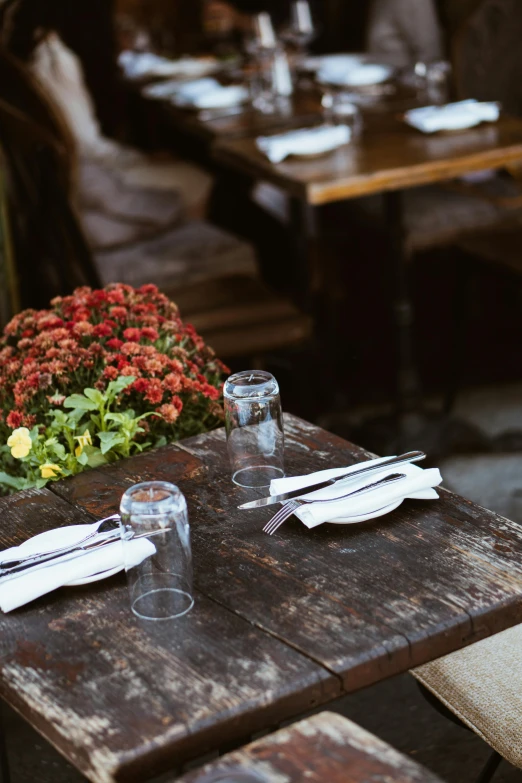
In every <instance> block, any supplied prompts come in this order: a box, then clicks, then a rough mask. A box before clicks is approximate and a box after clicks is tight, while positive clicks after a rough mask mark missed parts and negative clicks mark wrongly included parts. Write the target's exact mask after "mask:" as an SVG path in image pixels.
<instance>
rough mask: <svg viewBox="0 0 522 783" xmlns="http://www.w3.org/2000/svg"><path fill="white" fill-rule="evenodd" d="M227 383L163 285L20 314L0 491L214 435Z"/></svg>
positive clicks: (4, 341)
mask: <svg viewBox="0 0 522 783" xmlns="http://www.w3.org/2000/svg"><path fill="white" fill-rule="evenodd" d="M225 371H226V367H225V366H224V365H223V364H222V363H221V362H220V361H219V360H218V359H216V357H215V355H214V353H213V351H212V350H211V349H210V348H209V347H207V346H206V345H205V343H204V341H203V340H202V338H201V337H200V336H199V335H198V334H197V333H196V331H195V330H194V328H193V327H192V326H190V325H188V324H183V323H182V321H181V319H180V317H179V314H178V309H177V307H176V305H175V304H173V303H172V302H171V301H169V300H168V299H167V297H165V296H164V295H163V294H161V293H160V292H159V291H158V289H157V288H156V286H154V285H145V286H142V287H141V288H139V289H137V290H136V289H134V288H132V287H131V286H127V285H122V284H111V285H109V286H107V287H106V288H104V289H102V290H91V289H90V288H78V289H77V290H76V291H75V292H74V293H73V294H72V296H67V297H57V298H56V299H54V300H53V301H52V302H51V309H50V310H40V311H36V310H25V311H24V312H22V313H19V314H18V315H16V316H15V317H14V318H13V319H12V320H11V321H10V323H9V324H8V325H7V326H6V327H5V330H4V336H3V337H2V338H1V340H0V491H3V492H9V491H16V490H19V489H25V488H27V487H32V486H37V487H42V486H44V485H45V484H46V483H47V482H48V481H50V480H55V479H58V478H62V477H63V476H69V475H74V474H75V473H78V472H80V471H81V470H85V469H86V468H90V467H98V466H100V465H103V464H105V463H107V462H113V461H115V460H117V459H120V458H122V457H128V456H131V455H132V454H135V453H137V452H140V451H143V450H144V449H148V448H153V447H156V446H160V445H164V444H165V443H168V442H171V441H175V440H178V439H180V438H184V437H188V436H190V435H196V434H198V433H200V432H205V431H208V430H210V429H213V428H214V427H216V426H218V425H219V424H220V423H221V422H222V419H223V408H222V402H221V398H222V382H221V377H222V374H223V372H225Z"/></svg>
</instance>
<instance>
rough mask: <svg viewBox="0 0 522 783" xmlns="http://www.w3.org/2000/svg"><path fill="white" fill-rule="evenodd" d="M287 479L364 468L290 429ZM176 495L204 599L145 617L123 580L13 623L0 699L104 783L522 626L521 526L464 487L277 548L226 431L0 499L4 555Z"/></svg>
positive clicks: (1, 639) (306, 431)
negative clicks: (232, 463) (129, 500)
mask: <svg viewBox="0 0 522 783" xmlns="http://www.w3.org/2000/svg"><path fill="white" fill-rule="evenodd" d="M286 433H287V471H288V473H289V475H291V474H299V473H303V472H308V471H311V470H316V469H319V468H326V467H339V466H344V465H348V464H351V463H353V462H354V461H358V460H361V459H364V458H365V457H366V456H367V455H366V453H365V452H363V451H362V450H361V449H359V448H357V447H356V446H353V445H351V444H349V443H347V442H346V441H343V440H342V439H340V438H338V437H336V436H333V435H330V434H329V433H327V432H325V431H323V430H320V429H317V428H316V427H314V426H312V425H310V424H307V423H305V422H303V421H301V420H299V419H296V418H294V417H292V416H287V417H286ZM149 479H161V480H167V481H173V482H175V483H177V484H178V485H179V486H180V488H181V489H182V491H183V492H184V493H185V495H186V497H187V500H188V504H189V514H190V521H191V526H192V542H193V551H194V562H195V584H196V605H195V608H194V610H193V611H192V612H190V613H189V614H188V615H187V616H186V617H184V618H182V619H181V620H179V621H178V622H175V623H173V624H170V623H165V624H164V623H145V624H141V623H139V622H138V621H137V619H136V618H134V616H133V615H132V613H131V611H130V608H129V602H128V597H127V592H126V588H125V584H124V579H123V577H121V576H118V577H114V578H112V579H111V580H107V581H104V582H100V583H98V584H94V585H90V586H88V587H84V588H70V589H63V590H61V591H59V592H57V593H55V594H53V595H49V596H46V597H44V598H42V599H41V600H39V601H38V602H35V603H34V604H32V605H30V606H28V607H25V608H23V609H20V610H18V611H16V612H14V613H12V614H10V615H6V616H2V617H1V618H0V694H1V696H2V697H3V698H4V699H5V700H6V701H7V702H9V703H10V704H11V705H12V706H14V707H15V708H16V709H17V710H18V711H19V712H20V713H21V714H22V715H23V716H24V717H25V718H26V719H27V720H28V721H29V722H30V723H31V724H32V725H33V726H35V727H36V728H37V729H38V730H39V731H41V733H42V734H43V735H44V736H45V737H46V738H47V739H48V740H50V741H51V742H52V743H53V744H54V745H56V747H57V748H58V749H59V750H60V751H61V752H62V753H63V754H64V755H65V756H66V757H67V758H68V759H69V760H70V761H71V762H72V763H73V764H75V765H76V766H77V767H78V768H79V769H80V770H81V771H82V772H83V773H84V774H85V775H86V776H87V777H88V778H89V779H90V780H92V781H97V783H109V782H110V781H113V780H123V781H126V780H129V781H143V780H145V779H146V778H147V777H149V776H152V774H153V773H154V772H156V771H160V770H163V769H167V768H176V767H180V766H181V765H182V763H183V762H184V761H186V760H188V759H190V758H192V757H195V756H198V755H201V754H203V753H204V752H206V751H208V750H212V749H216V748H219V747H223V746H224V745H226V744H227V743H233V742H240V741H242V740H245V739H246V736H247V735H248V734H250V733H252V732H255V731H258V730H262V729H266V728H270V727H273V726H274V725H276V724H277V723H278V722H279V721H282V720H285V719H288V718H292V717H295V716H297V715H299V714H300V713H302V712H304V711H306V710H307V709H309V708H312V707H315V706H317V705H320V704H326V703H328V702H331V701H332V700H334V699H335V698H337V697H338V696H340V695H342V694H344V693H348V692H350V691H354V690H356V689H359V688H363V687H365V686H368V685H371V684H372V683H376V682H378V681H380V680H382V679H384V678H386V677H389V676H391V675H394V674H398V673H400V672H404V671H405V670H407V669H408V668H410V667H412V666H416V665H419V664H422V663H424V662H426V661H429V660H432V659H434V658H436V657H438V656H440V655H444V654H446V653H449V652H452V651H453V650H456V649H458V648H460V647H462V646H464V645H466V644H469V643H471V642H473V641H476V640H478V639H481V638H484V637H487V636H488V635H490V634H492V633H495V632H497V631H500V630H503V629H505V628H507V627H510V626H511V625H514V624H516V623H517V622H519V621H520V618H521V613H522V571H521V569H520V562H521V560H522V531H521V529H520V527H519V526H518V525H516V524H514V523H511V522H509V521H507V520H505V519H501V518H499V517H498V516H496V515H494V514H492V513H490V512H488V511H485V510H484V509H481V508H477V507H476V506H474V505H473V504H471V503H469V502H467V501H465V500H463V499H461V498H458V497H456V496H454V495H452V494H450V493H447V492H443V493H442V499H441V500H440V501H437V502H421V501H416V502H415V501H407V502H406V503H405V504H404V505H403V506H402V507H401V508H400V509H397V510H396V511H395V512H393V513H392V514H390V515H388V516H386V517H383V518H381V519H378V520H375V521H374V522H370V523H366V524H360V525H351V526H346V527H340V526H333V525H324V526H321V527H319V528H318V529H316V530H313V531H308V530H307V529H306V528H305V527H304V526H303V525H302V524H301V523H299V522H298V521H297V520H296V519H291V520H289V521H288V522H287V523H285V525H284V526H283V527H282V528H281V530H280V532H279V534H277V535H276V536H274V537H272V538H270V537H268V536H266V535H265V534H264V533H262V530H261V528H262V527H263V524H264V523H265V522H266V520H267V519H268V518H269V517H270V514H271V513H272V512H271V510H270V509H261V510H257V511H250V512H239V511H238V510H237V505H238V504H239V503H241V502H243V501H244V500H245V499H247V498H248V497H251V493H249V492H248V491H246V490H242V489H240V488H238V487H234V486H233V485H232V483H231V480H230V472H229V469H228V462H227V458H226V447H225V439H224V433H223V431H222V430H218V431H216V432H213V433H210V434H207V435H202V436H199V437H196V438H192V439H190V440H187V441H184V442H182V443H180V444H176V445H172V446H168V447H166V448H164V449H161V450H158V451H155V452H150V453H148V454H145V455H141V456H139V457H136V458H134V459H132V460H128V461H124V462H120V463H117V464H114V465H112V466H109V467H107V468H105V469H100V470H93V471H89V472H86V473H83V474H81V475H79V476H77V477H75V478H74V479H72V480H66V481H63V482H59V483H57V484H53V485H52V488H51V489H46V490H40V491H38V490H32V491H28V492H22V493H19V494H17V495H14V496H12V497H10V498H5V499H3V500H1V501H0V512H1V513H2V528H1V534H0V542H1V544H2V545H3V546H10V545H13V544H17V543H20V542H21V541H23V540H24V539H26V538H27V537H28V536H29V535H33V534H35V533H37V532H40V531H43V530H45V529H48V528H50V527H51V526H54V525H60V524H63V525H65V524H70V523H71V522H80V521H85V522H87V521H88V520H90V519H91V517H90V514H93V515H95V516H96V517H98V518H99V517H101V516H103V515H105V514H109V513H112V512H114V511H116V510H117V508H118V504H119V500H120V497H121V494H122V492H123V491H124V490H125V489H126V488H127V487H129V486H130V485H131V484H134V483H136V482H138V481H144V480H149Z"/></svg>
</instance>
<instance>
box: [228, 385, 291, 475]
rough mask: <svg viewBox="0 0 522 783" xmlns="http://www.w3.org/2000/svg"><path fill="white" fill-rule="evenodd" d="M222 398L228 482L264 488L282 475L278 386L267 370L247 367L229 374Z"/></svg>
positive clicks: (280, 416) (282, 441)
mask: <svg viewBox="0 0 522 783" xmlns="http://www.w3.org/2000/svg"><path fill="white" fill-rule="evenodd" d="M224 397H225V423H226V430H227V446H228V453H229V457H230V462H231V466H232V481H233V482H234V483H235V484H238V486H240V487H268V486H269V485H270V482H271V481H272V479H276V478H281V477H282V476H284V475H285V470H284V434H283V414H282V410H281V398H280V396H279V385H278V383H277V381H276V379H275V378H274V376H273V375H271V374H270V373H269V372H263V371H262V370H248V371H246V372H239V373H236V374H235V375H231V376H230V378H229V379H228V380H227V381H226V383H225V388H224Z"/></svg>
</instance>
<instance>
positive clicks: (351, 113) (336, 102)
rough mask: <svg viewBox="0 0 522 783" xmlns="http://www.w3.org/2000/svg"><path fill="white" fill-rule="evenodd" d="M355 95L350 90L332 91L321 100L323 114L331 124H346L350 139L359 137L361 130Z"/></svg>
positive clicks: (359, 112) (359, 113)
mask: <svg viewBox="0 0 522 783" xmlns="http://www.w3.org/2000/svg"><path fill="white" fill-rule="evenodd" d="M356 97H357V96H355V95H354V94H353V93H351V92H343V91H338V90H336V91H334V92H331V93H329V94H328V98H327V99H326V100H324V101H323V109H324V116H325V119H326V121H327V122H329V123H330V124H331V125H347V126H348V127H349V128H350V131H351V136H350V141H353V140H355V139H358V138H360V136H361V134H362V131H363V118H362V114H361V111H360V109H359V107H358V106H356V104H355V103H354V99H355V100H356Z"/></svg>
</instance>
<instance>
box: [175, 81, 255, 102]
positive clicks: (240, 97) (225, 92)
mask: <svg viewBox="0 0 522 783" xmlns="http://www.w3.org/2000/svg"><path fill="white" fill-rule="evenodd" d="M247 98H248V90H247V88H246V87H242V86H241V85H230V86H228V87H224V86H223V85H222V84H220V83H219V82H218V81H217V80H216V79H211V78H208V79H196V80H195V81H191V82H182V83H181V84H180V85H179V88H178V89H177V90H176V91H175V92H174V93H173V94H172V95H171V97H170V100H171V102H172V103H173V104H174V105H175V106H180V107H187V108H190V107H193V108H195V109H222V108H228V107H231V106H238V105H240V104H241V103H243V102H244V101H246V99H247Z"/></svg>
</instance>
